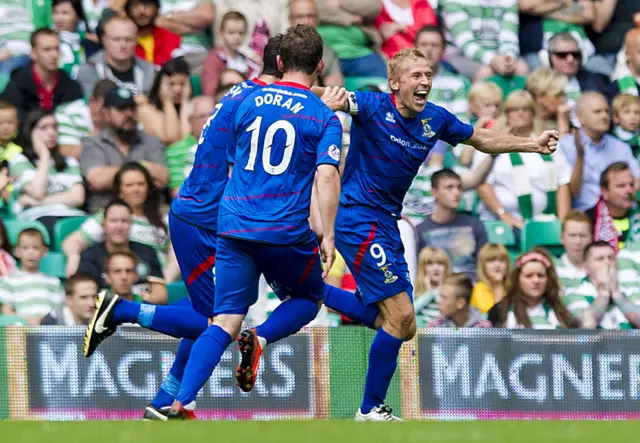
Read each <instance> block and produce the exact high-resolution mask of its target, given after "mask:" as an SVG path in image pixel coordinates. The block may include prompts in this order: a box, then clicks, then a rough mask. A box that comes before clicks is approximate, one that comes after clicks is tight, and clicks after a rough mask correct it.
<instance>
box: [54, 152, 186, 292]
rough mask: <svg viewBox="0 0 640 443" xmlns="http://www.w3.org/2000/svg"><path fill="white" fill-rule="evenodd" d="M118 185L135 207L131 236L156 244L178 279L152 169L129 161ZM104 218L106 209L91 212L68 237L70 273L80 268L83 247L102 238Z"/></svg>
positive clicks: (167, 273) (169, 278) (163, 261)
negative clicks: (102, 211)
mask: <svg viewBox="0 0 640 443" xmlns="http://www.w3.org/2000/svg"><path fill="white" fill-rule="evenodd" d="M114 187H115V189H117V190H118V197H119V198H121V199H122V200H124V201H125V202H126V203H127V204H128V205H129V206H130V207H131V209H132V211H133V216H132V220H131V230H130V231H129V240H131V241H134V242H137V243H142V244H144V245H147V246H150V247H152V248H154V249H155V250H156V251H157V252H158V259H159V261H160V264H161V265H162V267H163V269H164V270H165V278H166V280H167V281H168V282H171V281H174V280H175V279H176V278H177V277H178V276H179V275H180V271H179V269H178V265H177V262H176V260H175V256H174V254H173V250H172V248H171V243H170V240H169V233H168V228H167V224H166V223H165V221H163V219H162V217H161V216H160V208H159V204H158V197H157V195H158V194H157V190H156V188H155V186H154V185H153V180H152V179H151V176H150V175H149V172H148V171H147V170H146V169H145V167H144V166H142V165H140V164H139V163H127V164H125V165H124V166H123V167H122V168H121V169H120V171H119V172H118V173H117V174H116V176H115V178H114ZM103 220H104V214H103V213H98V214H95V215H93V216H91V217H90V218H89V219H87V221H85V222H84V223H83V224H82V225H81V226H80V228H79V229H78V230H77V231H76V232H74V233H72V234H71V235H69V236H68V237H67V238H66V239H65V240H64V242H63V244H62V249H63V251H64V253H65V255H66V256H67V260H68V261H67V274H68V275H73V274H74V273H75V271H76V270H77V267H78V264H79V260H80V254H81V253H82V251H84V250H85V249H87V248H88V247H89V246H91V245H93V244H95V243H98V242H101V241H102V238H103V233H104V231H103V228H102V222H103Z"/></svg>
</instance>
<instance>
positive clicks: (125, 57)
mask: <svg viewBox="0 0 640 443" xmlns="http://www.w3.org/2000/svg"><path fill="white" fill-rule="evenodd" d="M103 28H104V34H103V35H102V37H101V41H102V45H103V46H104V50H102V51H100V52H97V53H96V54H94V55H93V56H92V57H91V58H89V60H88V61H87V63H85V64H83V65H80V67H79V68H78V75H77V77H76V78H77V80H78V82H79V83H80V84H81V85H82V89H83V91H84V95H85V96H87V97H88V96H89V95H91V93H92V92H93V89H94V88H95V86H96V83H97V82H98V80H103V79H109V80H111V81H113V82H114V83H115V84H116V85H118V87H120V88H124V89H128V90H129V91H130V92H131V93H132V94H133V95H137V94H144V95H148V94H149V91H151V85H152V84H153V78H154V76H155V70H154V67H153V64H151V63H149V62H147V61H145V60H142V59H139V58H137V57H136V56H135V50H136V44H137V43H136V42H137V35H138V29H137V27H136V24H135V23H134V22H133V21H132V20H131V19H129V18H126V17H120V16H118V15H114V16H111V17H109V18H108V19H106V20H105V22H104V25H103Z"/></svg>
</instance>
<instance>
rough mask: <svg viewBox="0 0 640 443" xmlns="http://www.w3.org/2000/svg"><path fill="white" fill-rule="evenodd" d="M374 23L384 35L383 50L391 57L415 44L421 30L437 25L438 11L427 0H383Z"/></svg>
mask: <svg viewBox="0 0 640 443" xmlns="http://www.w3.org/2000/svg"><path fill="white" fill-rule="evenodd" d="M373 24H374V25H375V26H376V28H377V29H378V31H380V34H381V35H382V51H383V52H384V53H385V54H386V56H387V57H388V58H389V59H391V58H392V57H393V56H394V55H396V53H397V52H398V51H400V50H401V49H404V48H410V47H411V46H413V42H414V40H415V39H416V36H417V34H418V32H419V30H420V29H421V28H422V27H423V26H426V25H431V26H433V25H437V24H438V19H437V17H436V13H435V11H434V10H433V8H432V7H431V5H430V4H429V2H428V1H427V0H382V10H381V11H380V14H378V16H377V17H376V19H375V21H374V22H373Z"/></svg>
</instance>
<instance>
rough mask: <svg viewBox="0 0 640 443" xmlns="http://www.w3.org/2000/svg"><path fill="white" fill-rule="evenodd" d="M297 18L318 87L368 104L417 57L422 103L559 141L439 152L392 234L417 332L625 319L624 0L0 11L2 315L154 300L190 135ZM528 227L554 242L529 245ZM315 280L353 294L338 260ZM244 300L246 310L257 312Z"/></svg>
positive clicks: (631, 180) (631, 324) (637, 43)
mask: <svg viewBox="0 0 640 443" xmlns="http://www.w3.org/2000/svg"><path fill="white" fill-rule="evenodd" d="M297 24H306V25H312V26H314V27H316V28H317V30H318V32H319V33H320V34H321V36H322V38H323V40H324V43H325V47H324V60H325V65H324V70H323V72H322V74H321V75H320V76H319V80H318V81H319V83H320V84H322V85H331V86H346V87H347V88H350V89H363V90H369V91H379V90H383V91H384V90H388V85H387V83H386V76H387V70H386V61H387V60H388V59H389V58H390V57H393V55H394V54H395V53H396V52H398V51H399V50H400V49H403V48H405V47H411V46H415V47H416V48H418V49H419V50H421V51H423V52H424V53H425V54H426V55H427V56H428V58H429V59H430V61H431V67H432V71H433V86H432V89H431V91H430V98H429V99H430V101H432V102H433V103H435V104H437V105H440V106H443V107H446V108H447V109H448V110H450V111H451V112H452V113H454V114H455V115H456V116H457V117H458V118H460V119H461V120H463V121H466V122H469V123H471V124H473V125H474V126H475V127H483V128H493V129H495V130H498V131H503V132H505V133H512V134H514V135H519V136H523V137H528V136H536V135H539V134H540V133H541V132H542V131H543V130H545V129H557V130H558V131H559V133H560V135H561V139H560V143H559V149H558V152H557V153H556V154H555V155H553V156H544V155H539V154H529V153H525V154H517V153H514V154H503V155H499V156H490V155H486V154H483V153H480V152H477V151H475V150H473V149H472V148H471V147H468V146H464V145H460V146H456V147H452V146H449V145H447V144H446V143H438V144H437V146H436V148H435V149H434V150H433V152H432V153H431V155H430V156H429V159H428V161H427V162H425V164H424V165H422V167H421V168H420V171H419V173H418V175H417V177H416V179H415V180H414V182H413V185H412V186H411V189H410V190H409V192H408V194H407V197H406V200H405V205H404V213H403V216H404V218H403V220H401V221H400V222H399V223H400V230H401V233H402V239H403V243H404V248H405V252H406V257H407V261H408V263H409V265H410V270H411V274H412V279H413V281H414V286H415V291H414V293H415V302H416V303H415V306H416V313H417V314H418V321H419V324H420V325H421V326H439V327H447V326H449V327H491V326H492V325H493V326H500V327H507V328H515V327H526V328H556V327H582V328H596V327H600V328H609V329H612V328H623V329H624V328H636V327H640V285H638V284H637V283H636V282H637V281H639V280H638V277H639V274H640V255H638V252H637V251H639V250H640V249H639V247H640V212H639V211H638V203H637V198H636V192H637V191H638V190H640V163H639V159H640V98H639V96H640V4H638V2H637V1H636V0H600V1H592V0H500V1H494V0H477V1H473V2H472V1H470V0H109V1H102V0H44V1H41V2H32V1H30V0H7V1H3V2H2V4H1V5H0V211H1V215H2V223H0V306H1V312H2V314H3V315H4V316H5V317H6V316H16V317H17V318H20V319H22V321H24V322H26V323H29V324H69V325H72V324H86V323H87V322H88V321H89V319H90V317H91V313H92V309H93V307H92V306H93V300H94V298H95V296H96V294H97V292H98V291H99V290H100V289H102V288H111V289H113V290H114V291H116V292H117V293H119V294H120V295H121V296H123V297H125V298H128V299H131V300H137V301H142V302H145V303H160V304H162V303H167V302H168V300H171V299H172V292H175V290H176V289H175V288H177V287H179V286H180V285H181V283H180V282H181V276H180V270H179V267H178V265H177V263H176V260H175V256H174V254H173V249H172V245H171V241H172V239H170V238H169V235H168V227H167V217H166V214H167V209H168V205H169V204H170V202H171V199H172V198H174V197H175V195H176V193H177V191H178V190H179V188H180V186H181V184H182V182H183V181H184V180H185V177H186V176H187V175H188V174H189V172H190V170H191V168H192V167H193V162H194V158H195V151H196V148H197V143H198V139H199V137H200V134H201V131H202V128H203V126H204V124H205V122H206V121H207V119H208V118H209V116H210V115H211V113H212V112H213V110H214V107H215V105H216V103H218V102H219V100H220V99H221V97H222V96H224V94H226V93H227V92H228V91H229V89H230V88H231V87H232V86H233V85H234V84H237V83H239V82H242V81H244V80H246V79H248V78H251V77H253V76H255V75H257V74H258V73H259V72H260V70H261V59H262V53H263V50H264V47H265V45H266V43H267V41H268V39H269V38H270V37H273V36H275V35H277V34H278V33H280V32H282V31H284V30H285V29H286V28H287V27H289V26H295V25H297ZM339 117H340V120H341V121H342V122H343V126H344V129H345V134H344V138H343V147H344V148H345V149H344V150H343V151H345V152H346V151H347V150H348V146H349V126H350V118H349V116H348V115H344V114H340V115H339ZM535 223H542V224H543V226H546V227H545V228H544V229H547V230H553V229H557V239H556V240H557V241H556V243H554V244H552V245H551V246H550V247H548V248H547V249H545V248H543V247H542V246H534V247H530V246H529V245H530V244H531V241H530V235H529V237H527V235H525V234H526V231H527V226H530V225H531V224H535ZM545 223H546V225H545ZM560 225H561V229H560V228H557V227H558V226H560ZM554 227H555V228H554ZM174 240H175V239H174ZM552 243H553V242H552ZM521 246H522V247H521ZM54 265H57V266H54ZM327 281H328V282H330V283H332V284H335V285H338V286H342V287H343V288H347V289H351V290H354V289H355V287H354V283H353V277H352V276H351V275H350V274H349V271H348V269H347V266H346V264H345V263H344V260H342V259H341V258H340V257H338V259H337V261H336V263H335V266H334V268H333V269H331V271H330V273H329V276H328V277H327ZM261 288H262V290H261V292H262V296H261V298H260V303H259V304H258V305H257V307H256V308H254V310H253V311H252V313H251V314H250V316H249V318H253V319H259V318H263V317H264V316H265V315H268V313H269V312H270V311H271V310H272V309H273V303H277V301H276V298H275V297H274V295H273V293H272V292H271V291H270V288H269V287H268V286H267V285H266V284H264V282H263V284H262V285H261ZM182 293H184V291H182ZM63 294H64V295H63ZM256 321H257V320H256ZM316 323H317V324H331V325H334V324H339V323H343V324H350V320H349V319H347V318H344V317H343V318H341V319H338V318H337V317H336V316H335V315H334V314H333V313H330V312H327V311H326V310H324V311H323V313H322V315H321V316H320V317H319V318H318V320H317V321H316Z"/></svg>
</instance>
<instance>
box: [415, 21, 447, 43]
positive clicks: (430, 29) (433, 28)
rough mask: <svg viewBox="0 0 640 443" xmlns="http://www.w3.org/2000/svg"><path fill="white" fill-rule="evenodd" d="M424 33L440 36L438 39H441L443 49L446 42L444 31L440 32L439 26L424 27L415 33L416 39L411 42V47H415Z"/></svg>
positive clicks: (440, 27)
mask: <svg viewBox="0 0 640 443" xmlns="http://www.w3.org/2000/svg"><path fill="white" fill-rule="evenodd" d="M425 32H433V33H435V34H438V35H439V36H440V38H441V39H442V46H443V47H444V46H445V45H446V44H447V40H446V39H445V37H444V31H443V30H442V26H440V25H424V26H423V27H422V28H420V29H419V30H418V32H417V33H416V38H415V39H414V40H413V46H415V45H416V43H418V39H419V38H420V36H421V35H422V34H424V33H425Z"/></svg>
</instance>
